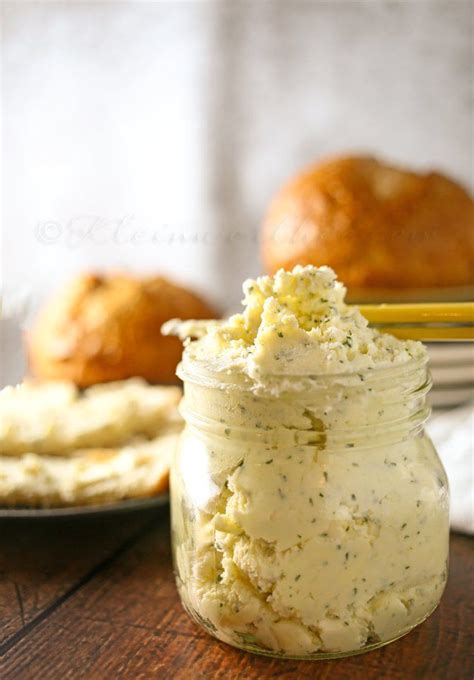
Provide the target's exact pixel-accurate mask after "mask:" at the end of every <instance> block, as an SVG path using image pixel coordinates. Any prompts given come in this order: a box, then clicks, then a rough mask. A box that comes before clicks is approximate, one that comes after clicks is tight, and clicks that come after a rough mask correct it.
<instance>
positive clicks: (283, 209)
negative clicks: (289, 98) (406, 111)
mask: <svg viewBox="0 0 474 680" xmlns="http://www.w3.org/2000/svg"><path fill="white" fill-rule="evenodd" d="M262 256H263V260H264V264H265V266H266V269H267V270H268V271H269V272H270V273H273V272H275V271H276V270H278V269H279V268H281V267H283V268H284V269H292V268H293V266H294V265H295V264H302V265H305V264H314V265H317V266H320V265H329V266H330V267H332V268H333V269H334V270H335V271H336V273H337V275H338V277H339V278H340V279H341V281H344V283H345V285H347V286H348V288H349V292H351V291H352V290H355V289H358V290H359V291H361V290H362V291H363V290H372V289H385V290H387V289H388V290H390V289H392V290H393V289H413V288H416V289H432V288H445V287H459V286H472V285H474V203H473V201H472V199H471V197H470V196H469V194H468V193H467V192H466V191H465V190H464V189H463V188H462V187H461V186H460V185H459V184H457V183H456V182H454V181H452V180H450V179H449V178H447V177H445V176H443V175H441V174H438V173H436V172H429V173H426V174H422V173H416V172H411V171H408V170H405V169H402V168H397V167H393V166H390V165H386V164H385V163H382V162H380V161H378V160H376V159H375V158H370V157H340V158H332V159H328V160H325V161H323V162H321V163H318V164H317V165H314V166H312V167H310V168H309V169H308V170H306V171H305V172H303V173H301V174H299V175H298V176H296V177H295V178H294V179H292V180H291V181H290V182H289V183H288V184H287V185H286V186H284V187H283V188H282V189H281V191H279V192H278V194H277V195H276V196H275V198H274V199H273V201H272V202H271V204H270V207H269V209H268V212H267V215H266V218H265V220H264V224H263V233H262Z"/></svg>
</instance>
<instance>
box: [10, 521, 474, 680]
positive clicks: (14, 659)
mask: <svg viewBox="0 0 474 680" xmlns="http://www.w3.org/2000/svg"><path fill="white" fill-rule="evenodd" d="M473 546H474V542H473V540H472V539H469V538H467V537H463V536H458V535H453V536H452V538H451V567H450V576H449V582H448V586H447V590H446V593H445V595H444V597H443V600H442V602H441V605H440V607H439V608H438V610H437V611H436V612H435V613H434V614H433V615H432V616H431V617H430V618H429V619H428V621H426V622H425V623H424V624H422V625H421V626H419V627H418V628H417V629H415V630H414V631H413V632H412V633H410V634H409V635H408V636H406V637H405V638H403V639H401V640H399V641H398V642H395V643H393V644H391V645H389V646H387V647H385V648H383V649H380V650H377V651H374V652H370V653H368V654H363V655H360V656H354V657H349V658H347V659H342V660H337V661H327V662H300V661H279V660H274V659H271V658H266V657H259V656H255V655H252V654H248V653H245V652H241V651H239V650H237V649H233V648H231V647H228V646H227V645H224V644H223V643H220V642H218V641H216V640H214V639H213V638H211V637H209V636H208V635H207V634H206V633H205V632H204V631H201V630H200V628H198V627H197V626H196V625H195V624H194V623H193V622H192V621H191V620H190V619H189V618H188V616H187V615H186V614H185V613H184V611H183V610H182V609H181V605H180V603H179V599H178V596H177V593H176V590H175V586H174V580H173V575H172V568H171V558H170V548H169V525H168V517H167V512H166V509H162V510H160V511H158V512H156V511H154V512H153V513H141V514H139V515H137V514H135V515H131V516H129V517H115V518H112V517H108V518H107V520H100V521H99V520H97V519H92V518H91V519H88V520H87V519H82V520H78V519H76V520H74V521H71V520H69V521H67V522H58V521H51V520H49V521H48V522H42V523H41V522H40V523H32V522H31V521H30V522H24V521H23V522H20V521H15V522H10V523H3V524H1V525H0V614H1V618H0V677H1V678H2V680H10V679H11V680H23V679H24V680H36V679H41V680H49V679H53V680H56V679H58V680H59V679H61V680H62V679H63V678H74V680H77V679H82V678H86V679H91V680H92V679H93V680H96V679H102V678H103V679H108V678H114V679H115V678H133V679H134V680H135V679H142V678H160V679H161V678H164V679H167V678H173V679H174V678H177V679H178V680H179V679H183V680H184V679H186V680H189V679H193V678H196V679H198V678H205V679H206V680H207V679H209V680H213V679H214V678H231V679H232V680H233V679H234V678H243V679H247V678H248V679H249V680H250V679H255V680H256V679H257V678H258V679H260V678H276V677H278V678H331V680H339V679H341V680H372V679H373V680H375V679H377V680H380V679H385V678H387V679H389V680H392V679H393V680H410V679H411V678H413V679H415V678H416V679H417V680H420V679H424V678H426V679H427V680H437V679H438V678H439V680H451V679H452V680H472V678H474V661H473V656H472V653H473V651H474V637H473V631H474V612H473V601H474V573H473Z"/></svg>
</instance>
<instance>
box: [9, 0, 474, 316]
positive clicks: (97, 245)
mask: <svg viewBox="0 0 474 680" xmlns="http://www.w3.org/2000/svg"><path fill="white" fill-rule="evenodd" d="M2 9H3V19H2V25H3V92H2V103H3V151H2V161H3V195H4V205H3V258H2V269H3V284H4V289H5V291H6V295H7V302H8V300H10V301H13V303H14V304H15V299H17V298H18V297H20V298H21V297H23V296H24V295H26V296H27V297H28V299H29V300H30V302H31V304H30V309H31V308H33V309H34V308H35V307H36V305H37V304H38V302H39V301H40V300H41V299H42V298H43V297H44V296H45V295H47V294H48V293H49V292H50V291H51V289H53V288H55V287H57V286H58V285H59V284H60V282H61V281H63V280H64V279H65V278H67V277H70V276H71V274H72V273H73V272H75V271H77V270H80V269H84V268H104V267H126V268H131V269H133V270H136V271H139V272H142V271H156V270H161V271H164V272H168V273H170V274H172V275H173V276H174V277H175V278H176V279H178V280H181V281H184V282H188V283H191V284H193V286H195V287H197V288H198V289H200V290H201V291H203V292H205V293H207V294H208V296H209V297H210V298H211V299H213V300H214V301H215V302H218V303H219V304H220V306H221V307H222V308H228V307H229V306H232V305H235V304H236V303H237V302H238V300H239V299H240V282H241V280H242V279H243V278H245V277H246V276H248V275H254V274H258V273H259V272H260V263H259V253H258V242H257V241H258V227H259V223H260V221H261V218H262V214H263V212H264V210H265V206H266V204H267V203H268V201H269V198H270V197H271V195H272V193H273V192H274V191H275V190H276V189H277V188H278V187H279V185H280V184H281V183H282V182H283V181H285V180H286V178H288V177H289V176H290V175H291V174H292V173H294V172H295V171H296V170H298V169H299V168H300V167H301V166H303V165H305V164H307V163H309V162H312V161H313V160H314V159H316V158H318V157H319V156H321V155H323V154H327V153H332V152H337V151H348V150H352V151H368V152H374V153H377V154H381V155H383V156H386V157H387V158H388V159H391V160H394V161H400V162H401V163H408V164H413V165H414V166H416V167H420V168H432V167H436V168H438V169H441V170H444V171H447V172H448V173H450V174H452V175H453V176H454V177H456V178H459V179H461V180H463V181H464V182H465V183H466V184H468V185H469V184H471V182H472V175H471V173H472V127H471V126H472V103H471V94H472V83H471V76H472V51H471V50H472V47H471V45H472V42H471V40H472V4H471V3H470V2H464V1H462V0H454V1H449V2H443V1H440V2H437V1H431V2H430V1H427V2H425V1H415V0H412V1H404V2H374V1H369V2H358V1H352V2H338V1H333V2H318V1H317V0H315V1H313V2H303V1H298V0H297V1H296V2H295V1H291V0H287V1H286V0H275V1H273V2H245V1H238V2H231V1H229V2H227V1H225V0H221V1H217V2H215V1H209V2H199V1H196V2H166V1H164V2H96V3H94V2H88V3H82V2H64V3H58V2H35V3H30V2H5V3H3V5H2Z"/></svg>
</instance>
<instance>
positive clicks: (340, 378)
mask: <svg viewBox="0 0 474 680" xmlns="http://www.w3.org/2000/svg"><path fill="white" fill-rule="evenodd" d="M428 361H429V357H428V356H426V355H425V356H422V357H419V358H412V359H410V360H409V361H405V362H402V363H398V364H391V365H388V366H387V365H383V366H376V367H374V368H372V367H368V368H365V369H359V370H354V371H345V372H342V371H341V372H337V373H334V372H333V373H314V374H311V373H307V374H289V373H284V374H283V373H282V374H265V375H262V379H263V380H262V381H261V382H259V381H258V380H256V379H255V378H253V377H251V376H249V375H248V374H247V373H245V372H243V371H239V370H236V369H235V368H222V369H220V370H213V367H212V366H211V367H210V366H209V363H208V362H207V361H203V360H200V359H196V358H195V357H192V358H190V357H189V356H187V357H186V356H185V355H184V356H183V359H182V361H181V362H180V363H179V365H178V368H177V375H178V377H179V378H181V380H183V382H193V383H196V384H201V385H207V386H209V387H212V386H214V387H221V388H225V387H227V388H229V387H233V388H236V389H239V388H240V389H245V390H252V389H257V390H258V389H260V390H265V389H269V390H270V391H271V388H272V386H276V385H278V384H279V385H280V386H283V385H285V386H287V387H288V388H289V389H291V385H292V384H293V385H294V386H296V385H299V386H301V385H305V386H307V387H308V388H311V386H314V387H317V386H323V385H330V384H336V383H338V382H344V383H346V384H347V386H351V385H360V383H361V382H366V381H367V382H370V383H376V382H377V381H383V380H384V379H387V378H389V379H395V378H397V377H399V378H400V379H403V378H406V377H408V376H409V375H410V374H412V373H415V372H417V371H421V370H422V369H424V370H426V369H427V364H428Z"/></svg>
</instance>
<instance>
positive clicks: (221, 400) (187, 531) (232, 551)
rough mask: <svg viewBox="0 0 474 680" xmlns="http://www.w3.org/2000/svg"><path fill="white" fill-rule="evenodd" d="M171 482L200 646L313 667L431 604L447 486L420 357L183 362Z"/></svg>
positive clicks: (370, 645) (396, 631)
mask: <svg viewBox="0 0 474 680" xmlns="http://www.w3.org/2000/svg"><path fill="white" fill-rule="evenodd" d="M179 374H180V377H181V378H182V379H183V381H184V395H185V396H184V399H183V403H182V413H183V415H184V418H185V420H186V427H185V430H184V433H183V435H182V440H181V445H180V449H179V451H178V452H177V455H176V458H175V461H174V463H173V466H172V472H171V502H172V534H173V545H174V560H175V571H176V578H177V584H178V589H179V593H180V596H181V599H182V602H183V604H184V607H185V608H186V610H187V611H188V612H189V614H190V615H191V616H192V617H193V618H194V619H195V620H196V621H197V622H198V623H199V624H200V625H201V626H203V627H204V628H205V629H206V630H207V631H208V632H209V633H210V634H211V635H214V636H215V637H217V638H219V639H220V640H223V641H224V642H227V643H229V644H231V645H234V646H236V647H239V648H241V649H246V650H249V651H252V652H258V653H262V654H268V655H273V656H279V657H286V658H300V659H319V658H332V657H339V656H345V655H349V654H355V653H360V652H364V651H368V650H371V649H375V648H377V647H379V646H381V645H384V644H387V643H388V642H391V641H393V640H396V639H397V638H399V637H401V636H402V635H405V634H406V633H407V632H409V631H410V630H411V629H412V628H413V627H415V626H417V625H418V624H419V623H421V622H422V621H424V620H425V619H426V618H427V617H428V616H429V615H430V614H431V612H432V611H433V610H434V609H435V607H436V606H437V604H438V602H439V600H440V597H441V595H442V592H443V589H444V586H445V583H446V577H447V558H448V538H449V523H448V485H447V479H446V475H445V472H444V470H443V467H442V465H441V462H440V460H439V458H438V456H437V454H436V451H435V449H434V447H433V445H432V443H431V441H430V439H429V438H428V437H427V435H426V434H425V432H424V423H425V421H426V419H427V417H428V416H429V408H428V406H427V404H426V395H427V393H428V391H429V388H430V386H431V379H430V376H429V373H428V370H427V366H426V362H422V361H412V362H411V363H410V364H404V365H400V366H396V367H390V368H384V369H376V370H371V371H366V372H365V373H359V374H350V375H349V374H346V375H320V376H293V377H288V376H286V377H285V376H280V377H278V376H275V377H274V382H273V386H272V389H267V390H261V389H260V390H258V389H255V386H254V385H253V384H252V382H251V381H250V380H249V379H248V378H246V377H244V376H243V375H239V376H236V375H235V373H234V374H232V373H227V374H226V373H219V374H213V373H211V372H209V371H208V370H207V369H206V367H205V365H203V364H199V363H198V362H196V361H192V360H190V359H185V360H184V362H183V363H182V364H181V366H180V369H179Z"/></svg>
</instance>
